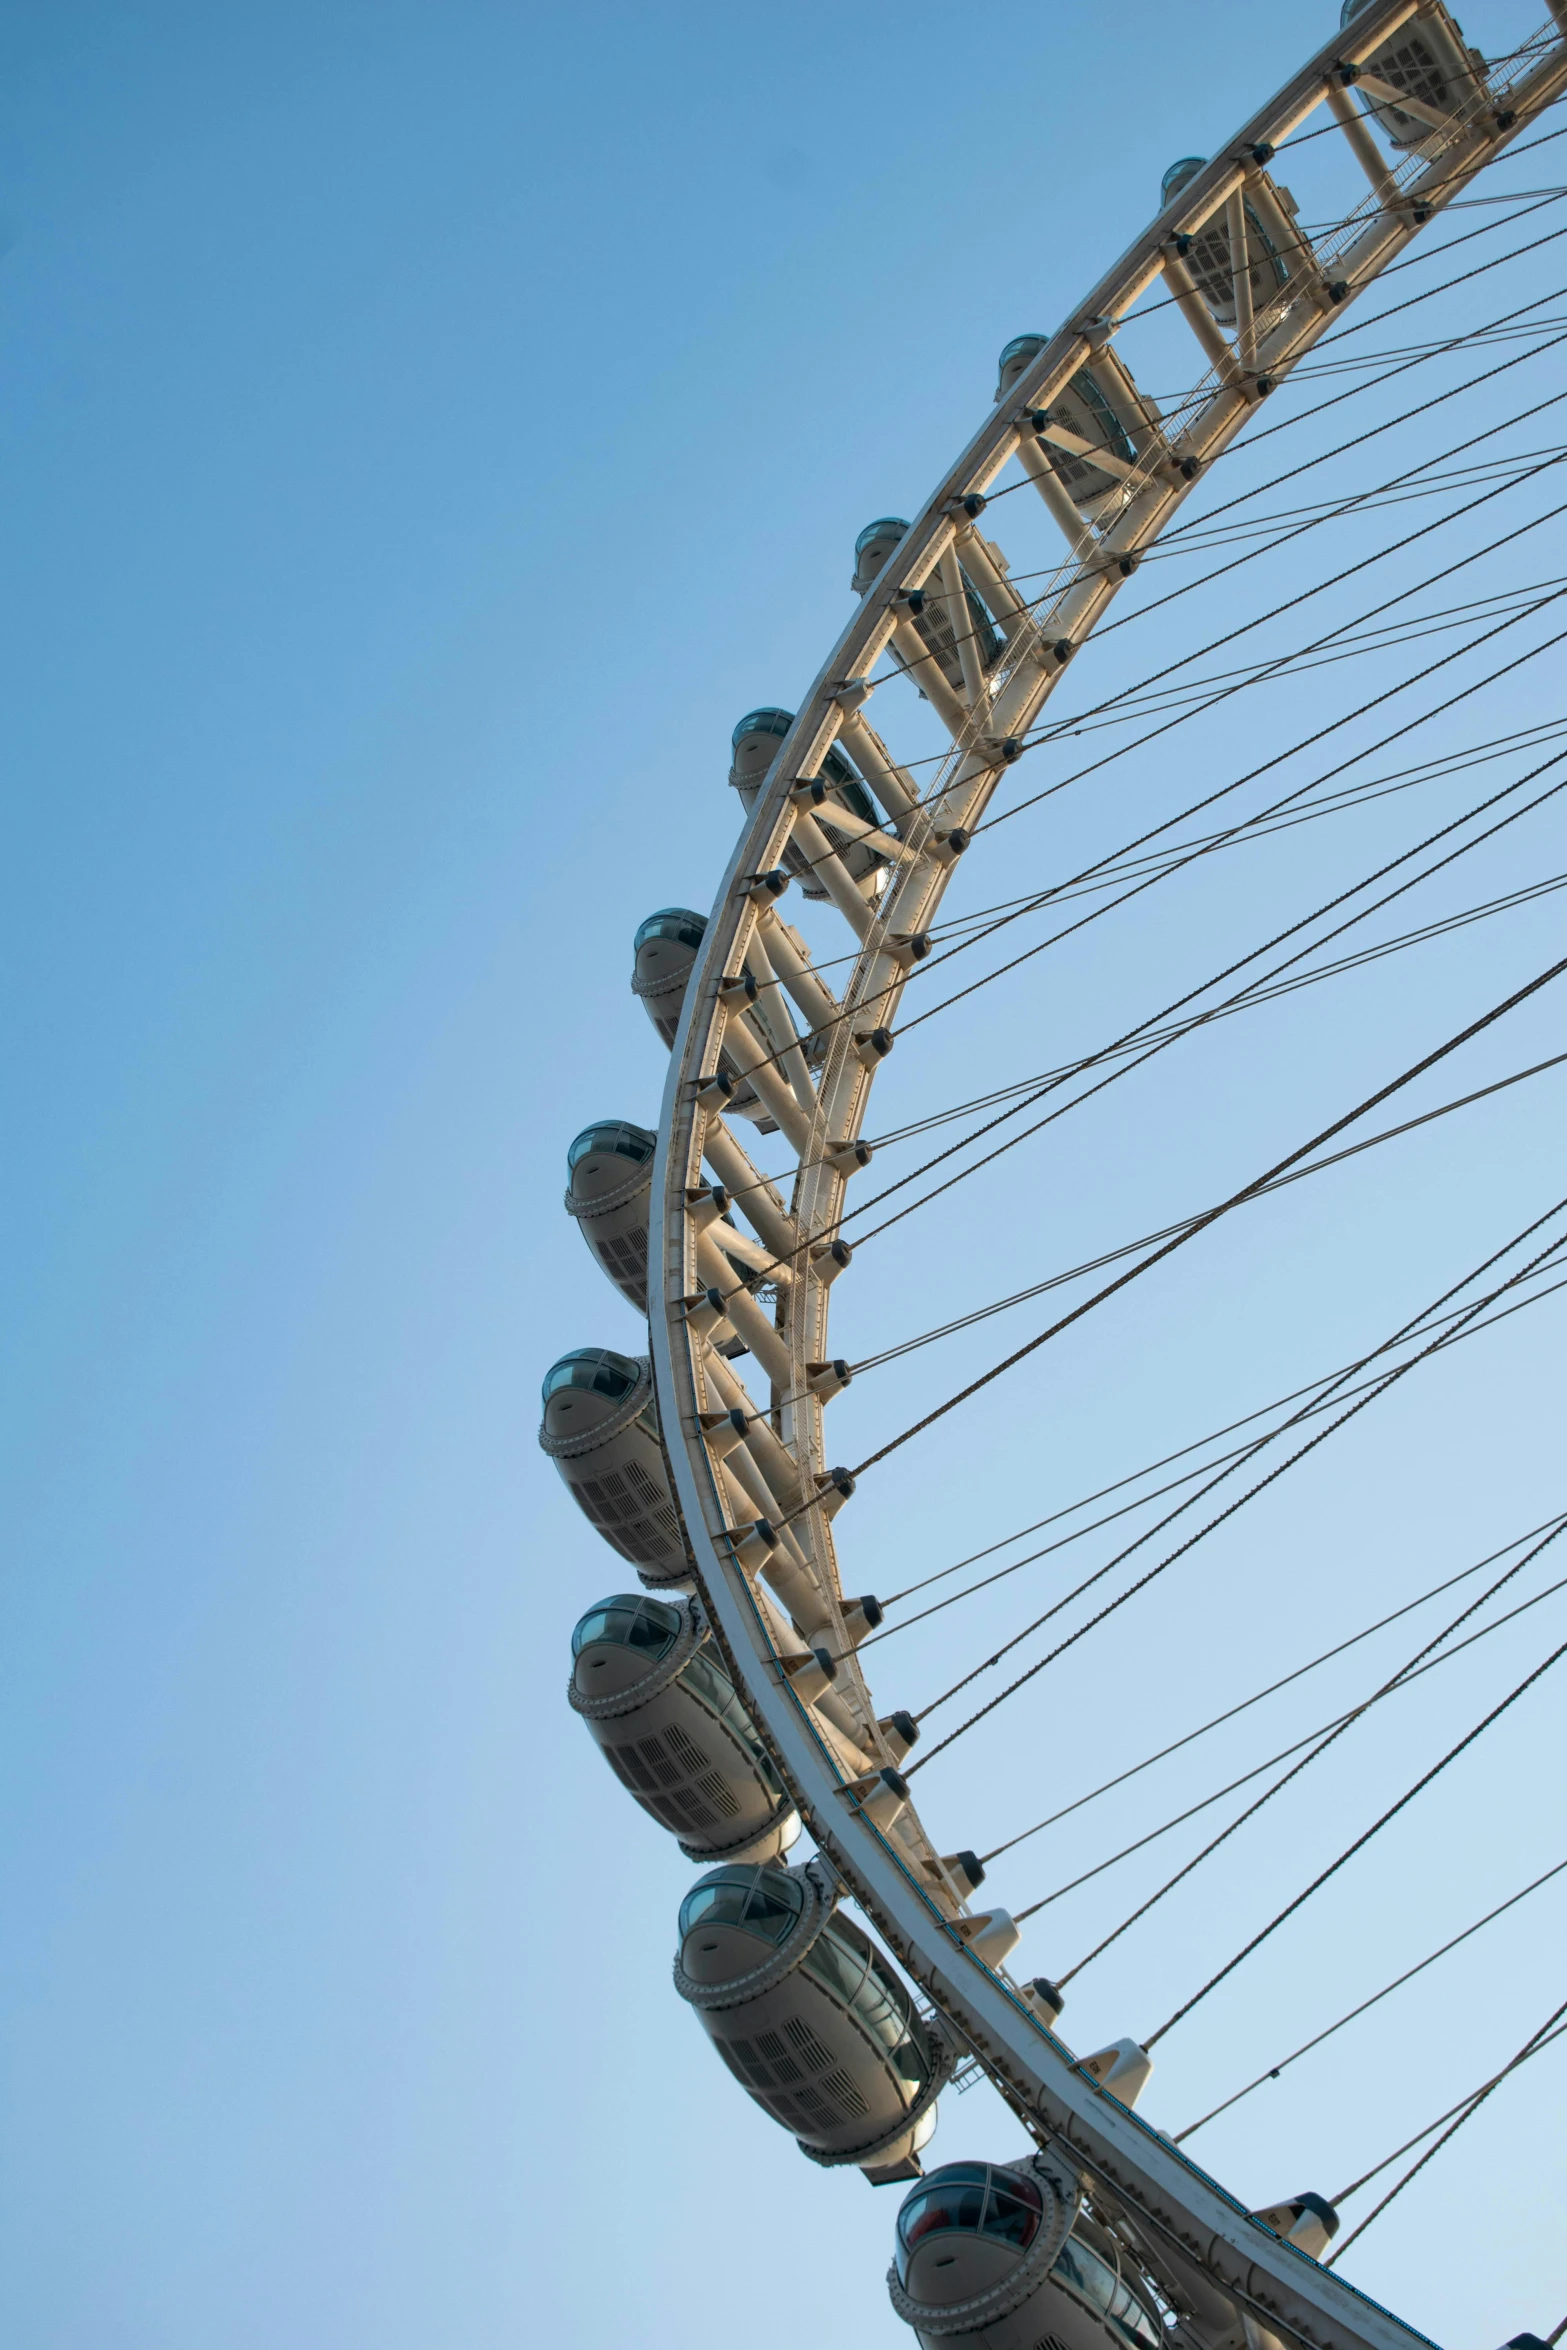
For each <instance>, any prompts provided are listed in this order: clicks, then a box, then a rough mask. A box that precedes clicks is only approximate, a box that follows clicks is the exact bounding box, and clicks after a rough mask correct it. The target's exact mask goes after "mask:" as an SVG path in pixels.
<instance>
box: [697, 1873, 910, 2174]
mask: <svg viewBox="0 0 1567 2350" xmlns="http://www.w3.org/2000/svg"><path fill="white" fill-rule="evenodd" d="M675 1989H676V1990H677V1991H678V1992H679V1993H680V1996H681V1998H682V1999H685V2000H689V2002H690V2004H691V2005H692V2006H693V2007H694V2008H695V2009H696V2011H697V2014H698V2015H699V2016H700V2017H701V2020H702V2024H703V2026H704V2028H705V2030H706V2032H707V2034H708V2037H709V2038H710V2039H711V2040H712V2042H713V2044H714V2046H715V2047H716V2048H717V2050H718V2053H719V2055H720V2056H721V2057H722V2058H723V2060H724V2062H725V2063H726V2064H727V2065H728V2067H729V2069H730V2071H731V2072H732V2073H733V2074H734V2076H735V2078H736V2080H737V2081H739V2082H740V2084H741V2085H742V2087H744V2088H746V2089H748V2090H749V2091H750V2093H751V2095H752V2096H753V2097H754V2098H755V2099H756V2102H757V2104H758V2105H760V2106H761V2107H762V2109H763V2111H764V2112H766V2113H769V2114H771V2115H772V2117H773V2119H774V2121H779V2122H782V2123H783V2125H784V2127H785V2128H786V2129H789V2130H792V2131H793V2132H794V2134H795V2137H796V2139H797V2141H798V2143H799V2146H800V2150H801V2152H802V2153H804V2154H808V2155H809V2156H810V2157H811V2159H812V2161H813V2162H820V2163H826V2164H839V2163H857V2164H858V2165H859V2167H860V2169H861V2170H863V2171H864V2173H865V2175H866V2177H867V2178H868V2179H869V2180H870V2181H871V2183H872V2184H873V2185H875V2186H881V2185H884V2184H886V2183H888V2182H890V2181H892V2180H895V2179H913V2178H918V2177H919V2175H920V2164H919V2150H920V2148H921V2147H922V2146H923V2145H925V2144H926V2143H927V2141H928V2140H929V2138H930V2135H931V2132H932V2131H933V2130H934V2128H935V2126H936V2096H937V2092H938V2090H939V2089H940V2088H941V2085H942V2083H943V2081H944V2080H945V2079H946V2077H947V2074H948V2072H949V2070H950V2069H951V2059H950V2056H949V2054H948V2052H947V2050H946V2048H945V2046H944V2044H943V2043H942V2042H941V2041H940V2040H939V2039H938V2037H937V2035H936V2032H935V2031H934V2030H933V2029H932V2028H931V2027H929V2026H927V2024H926V2023H925V2022H924V2020H923V2019H922V2018H921V2016H920V2015H919V2014H918V2012H917V2011H916V2009H915V2006H914V2002H913V1999H912V1997H911V1996H910V1994H909V1992H908V1990H907V1989H906V1988H905V1986H904V1985H903V1983H902V1982H901V1981H900V1980H899V1978H898V1977H897V1976H896V1975H895V1974H894V1973H893V1971H892V1968H891V1967H890V1966H889V1964H888V1963H887V1961H886V1959H884V1958H883V1957H882V1955H881V1953H880V1951H878V1950H877V1949H876V1948H875V1947H874V1945H873V1944H872V1943H871V1942H870V1941H869V1940H868V1939H867V1937H866V1936H865V1935H864V1934H862V1933H861V1931H860V1929H859V1927H858V1926H855V1925H851V1924H850V1922H849V1920H848V1919H847V1918H845V1917H840V1916H838V1915H837V1914H836V1913H835V1911H834V1908H833V1904H832V1898H831V1896H830V1895H829V1894H827V1893H825V1892H824V1891H823V1890H822V1888H821V1886H820V1884H819V1883H818V1882H817V1879H816V1877H815V1875H814V1874H813V1873H812V1871H811V1869H810V1868H804V1869H790V1868H779V1867H776V1866H773V1867H768V1868H757V1867H739V1866H735V1865H731V1866H729V1867H727V1868H721V1869H714V1870H713V1871H712V1872H711V1874H710V1875H708V1876H705V1877H702V1878H700V1879H699V1880H698V1881H697V1883H696V1884H695V1885H694V1886H693V1887H692V1889H691V1891H690V1892H689V1893H688V1894H687V1895H686V1898H685V1900H684V1902H683V1903H682V1904H681V1908H680V1948H679V1952H678V1954H677V1956H676V1959H675Z"/></svg>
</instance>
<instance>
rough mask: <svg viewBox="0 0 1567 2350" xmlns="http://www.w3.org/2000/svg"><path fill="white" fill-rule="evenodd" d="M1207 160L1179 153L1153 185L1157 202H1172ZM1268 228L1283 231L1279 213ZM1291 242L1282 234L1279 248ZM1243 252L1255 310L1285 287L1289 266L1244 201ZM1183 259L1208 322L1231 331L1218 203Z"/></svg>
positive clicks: (1225, 240)
mask: <svg viewBox="0 0 1567 2350" xmlns="http://www.w3.org/2000/svg"><path fill="white" fill-rule="evenodd" d="M1207 161H1208V158H1207V156H1206V155H1183V156H1182V157H1181V160H1180V161H1179V163H1172V164H1171V166H1170V168H1169V170H1168V171H1167V172H1166V173H1165V175H1164V177H1163V179H1162V180H1161V181H1160V182H1159V201H1160V204H1161V205H1164V204H1168V203H1170V202H1172V200H1173V199H1174V198H1175V197H1177V196H1178V195H1179V194H1180V192H1181V190H1182V189H1183V188H1184V187H1186V186H1188V185H1189V184H1190V182H1191V181H1192V180H1194V179H1195V178H1196V177H1197V174H1198V173H1199V172H1200V171H1202V170H1203V169H1204V168H1205V167H1206V165H1207ZM1270 209H1271V203H1270ZM1274 227H1275V228H1276V229H1279V230H1280V231H1283V230H1284V229H1286V228H1287V223H1286V222H1285V221H1284V219H1283V217H1282V215H1280V216H1279V217H1278V218H1276V219H1275V221H1274ZM1291 241H1292V240H1291V239H1290V238H1289V237H1288V236H1287V235H1285V236H1284V238H1283V242H1284V243H1285V244H1289V243H1290V242H1291ZM1246 252H1247V256H1248V258H1249V261H1250V264H1251V267H1250V272H1249V274H1250V277H1251V298H1252V302H1253V304H1254V306H1255V307H1256V309H1257V310H1259V311H1260V310H1261V309H1262V306H1263V304H1264V303H1265V302H1271V301H1272V299H1273V297H1274V295H1275V294H1276V293H1277V292H1278V290H1279V288H1280V287H1281V286H1282V285H1285V284H1287V283H1288V280H1289V275H1290V268H1289V263H1288V261H1287V260H1286V258H1285V256H1284V254H1283V253H1281V252H1280V250H1279V240H1278V239H1276V238H1275V237H1273V236H1271V235H1270V234H1269V231H1268V227H1267V223H1266V222H1265V221H1264V220H1263V219H1262V218H1261V216H1260V214H1259V212H1258V210H1257V206H1256V205H1255V204H1254V203H1253V202H1252V201H1251V200H1250V198H1248V199H1247V202H1246ZM1185 260H1186V266H1187V268H1188V269H1189V270H1190V271H1191V273H1192V281H1193V283H1194V284H1195V286H1196V288H1197V291H1198V293H1199V294H1201V296H1202V298H1203V300H1204V301H1205V302H1206V303H1207V305H1208V308H1209V309H1210V310H1211V311H1212V312H1213V316H1214V323H1215V324H1216V325H1218V326H1223V327H1229V328H1231V329H1232V330H1233V328H1234V326H1235V323H1236V310H1235V271H1234V268H1233V266H1232V264H1231V261H1230V232H1229V229H1228V227H1227V226H1226V224H1225V217H1224V207H1223V206H1222V205H1221V206H1220V207H1219V210H1218V211H1217V212H1215V213H1213V214H1212V215H1211V216H1210V217H1209V218H1208V219H1207V220H1205V221H1204V222H1203V224H1202V227H1201V228H1200V229H1198V231H1197V232H1196V234H1195V236H1193V237H1192V239H1191V242H1190V244H1189V246H1188V248H1187V251H1186V255H1185Z"/></svg>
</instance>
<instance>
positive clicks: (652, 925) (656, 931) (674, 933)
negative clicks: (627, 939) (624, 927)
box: [631, 906, 707, 954]
mask: <svg viewBox="0 0 1567 2350" xmlns="http://www.w3.org/2000/svg"><path fill="white" fill-rule="evenodd" d="M706 929H707V923H706V920H705V918H704V917H703V916H702V915H700V914H693V913H692V911H691V909H690V907H689V906H664V907H662V908H660V910H659V912H658V913H656V914H649V916H648V918H647V920H646V921H645V922H642V923H639V924H638V925H637V935H636V937H635V938H634V939H633V940H632V942H631V951H632V953H633V954H635V953H636V951H637V949H638V947H644V946H646V944H647V942H648V940H649V939H650V938H673V939H676V940H678V941H679V943H680V945H681V946H683V947H699V946H700V945H701V943H702V937H703V933H704V932H705V931H706Z"/></svg>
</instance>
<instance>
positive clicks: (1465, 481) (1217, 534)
mask: <svg viewBox="0 0 1567 2350" xmlns="http://www.w3.org/2000/svg"><path fill="white" fill-rule="evenodd" d="M1512 421H1513V420H1512V419H1509V425H1510V424H1511V423H1512ZM1559 445H1560V444H1559V443H1556V442H1551V443H1549V444H1548V445H1547V446H1546V447H1545V448H1541V449H1520V450H1519V452H1518V454H1517V456H1516V457H1488V458H1486V459H1484V460H1483V461H1482V462H1481V463H1480V464H1478V465H1455V466H1453V467H1451V468H1450V469H1449V470H1448V471H1447V472H1445V473H1433V474H1431V475H1430V476H1429V478H1428V479H1426V480H1425V481H1421V482H1417V483H1415V485H1414V486H1413V487H1406V486H1403V485H1400V486H1399V487H1397V488H1392V487H1389V488H1386V489H1381V490H1375V491H1373V492H1372V494H1371V496H1370V497H1369V498H1366V499H1364V500H1362V499H1360V498H1358V497H1353V496H1346V495H1344V494H1343V493H1342V492H1341V493H1340V494H1339V495H1337V496H1336V497H1326V498H1317V499H1314V500H1313V501H1312V503H1311V504H1310V505H1307V506H1281V507H1280V508H1279V509H1278V510H1277V511H1276V512H1275V513H1272V514H1257V515H1253V516H1252V518H1251V519H1250V520H1249V521H1244V522H1234V523H1217V524H1215V526H1214V527H1213V529H1212V530H1211V531H1209V530H1203V531H1202V532H1200V533H1199V532H1198V531H1197V530H1195V529H1194V530H1193V533H1192V536H1191V537H1190V538H1189V539H1187V540H1185V541H1184V542H1183V545H1182V546H1180V547H1167V546H1166V545H1165V543H1164V540H1163V539H1156V540H1155V541H1154V543H1153V544H1152V545H1151V546H1149V547H1145V548H1144V549H1143V550H1142V557H1143V562H1144V563H1145V564H1147V563H1167V562H1173V561H1174V560H1175V559H1176V558H1177V557H1178V556H1180V555H1181V554H1183V553H1190V552H1192V551H1193V550H1194V549H1196V550H1202V549H1206V548H1210V547H1232V546H1240V545H1244V544H1245V542H1246V541H1247V540H1248V539H1254V538H1260V537H1261V536H1263V534H1264V533H1266V532H1268V531H1271V530H1276V529H1281V528H1282V527H1283V525H1284V524H1286V523H1289V522H1299V521H1301V520H1302V519H1303V518H1304V517H1305V516H1306V515H1308V514H1317V515H1320V516H1321V517H1322V519H1323V521H1324V522H1336V521H1339V520H1340V519H1341V518H1342V517H1343V516H1344V515H1346V514H1381V513H1384V512H1386V510H1387V509H1388V508H1389V507H1391V506H1408V505H1412V504H1414V503H1416V502H1417V501H1418V500H1419V499H1422V498H1434V497H1435V496H1436V495H1437V493H1438V492H1439V491H1441V490H1456V489H1463V488H1467V487H1469V486H1470V485H1472V484H1473V483H1475V482H1480V481H1491V480H1494V479H1496V478H1497V477H1498V476H1500V475H1502V474H1505V473H1515V472H1517V471H1519V470H1520V469H1521V468H1522V467H1523V466H1525V465H1530V464H1532V463H1533V462H1534V460H1535V459H1536V458H1537V457H1546V456H1551V455H1554V454H1555V452H1556V450H1557V448H1558V447H1559ZM1022 576H1024V575H1023V574H1020V573H1016V572H1014V573H1013V574H1012V575H1011V577H1012V582H1013V585H1014V586H1016V585H1017V583H1018V580H1019V578H1020V577H1022Z"/></svg>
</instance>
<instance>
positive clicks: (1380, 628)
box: [920, 393, 1567, 976]
mask: <svg viewBox="0 0 1567 2350" xmlns="http://www.w3.org/2000/svg"><path fill="white" fill-rule="evenodd" d="M1563 397H1564V398H1567V393H1564V394H1563ZM1564 459H1567V448H1564V450H1563V451H1562V453H1561V455H1560V456H1556V457H1553V458H1552V459H1551V463H1552V464H1553V465H1559V464H1561V463H1562V462H1563V461H1564ZM1519 478H1520V479H1521V478H1523V477H1522V476H1520V477H1519ZM1508 486H1509V487H1510V486H1511V484H1510V483H1509V485H1508ZM1562 579H1563V575H1562V573H1560V572H1553V573H1552V575H1551V576H1550V577H1549V578H1548V579H1535V580H1531V581H1530V582H1529V583H1528V585H1527V586H1526V587H1512V588H1498V589H1495V590H1493V591H1492V592H1491V593H1490V594H1489V595H1483V596H1469V597H1466V598H1465V600H1464V602H1463V603H1461V604H1447V605H1443V606H1441V607H1440V608H1439V609H1438V610H1437V611H1435V612H1416V613H1411V614H1409V615H1407V616H1406V617H1405V618H1403V619H1400V620H1391V621H1385V622H1384V621H1378V622H1377V623H1376V625H1375V626H1374V627H1369V628H1354V629H1351V630H1350V631H1349V632H1348V634H1347V635H1343V636H1339V637H1337V638H1336V639H1335V641H1334V643H1333V644H1332V646H1331V648H1330V649H1329V650H1326V651H1323V650H1319V649H1311V648H1302V649H1301V650H1300V651H1299V652H1297V653H1289V654H1283V655H1274V654H1268V655H1265V656H1263V657H1261V658H1259V659H1258V660H1255V661H1243V662H1241V663H1239V664H1238V665H1237V666H1236V667H1235V668H1234V669H1213V670H1209V671H1208V672H1207V674H1206V675H1204V676H1202V677H1194V678H1192V679H1191V680H1190V681H1189V682H1188V683H1187V684H1184V685H1182V684H1172V685H1162V686H1158V687H1156V688H1155V689H1154V690H1153V691H1152V692H1150V693H1146V694H1144V693H1139V692H1136V691H1132V692H1129V693H1128V695H1127V696H1126V698H1125V699H1124V700H1117V701H1115V702H1113V703H1111V704H1110V705H1109V706H1108V710H1107V714H1106V715H1105V716H1103V717H1100V718H1095V719H1091V720H1088V721H1086V722H1085V723H1084V724H1083V725H1081V726H1074V727H1073V729H1072V733H1073V735H1074V736H1077V735H1085V734H1108V733H1109V732H1110V730H1111V728H1112V727H1116V726H1136V725H1139V724H1140V723H1141V722H1142V720H1143V719H1145V718H1156V717H1163V716H1165V715H1166V714H1167V713H1168V712H1170V711H1172V710H1184V709H1185V707H1186V705H1187V704H1188V703H1190V702H1196V701H1201V702H1202V704H1203V706H1204V708H1207V707H1208V705H1209V704H1210V702H1211V701H1212V700H1213V698H1214V693H1213V689H1214V688H1215V687H1216V686H1221V685H1222V686H1226V687H1233V688H1234V690H1235V691H1236V692H1245V691H1246V689H1247V688H1248V687H1250V686H1254V685H1277V684H1279V683H1280V682H1281V681H1282V682H1283V683H1285V684H1287V685H1293V684H1295V683H1296V681H1297V680H1298V679H1299V678H1302V677H1310V676H1311V675H1312V674H1313V673H1314V672H1315V671H1316V670H1319V669H1340V668H1342V667H1343V666H1344V664H1345V663H1346V662H1348V661H1363V660H1365V659H1366V658H1367V657H1368V656H1369V655H1371V654H1373V653H1393V652H1397V651H1399V650H1401V649H1402V647H1403V646H1405V645H1415V644H1420V643H1422V642H1423V641H1424V639H1425V638H1426V637H1429V636H1443V635H1445V634H1447V633H1448V632H1449V631H1450V630H1452V629H1455V628H1458V627H1460V626H1461V625H1462V624H1463V622H1464V621H1466V620H1472V619H1474V618H1475V617H1476V616H1477V615H1478V614H1480V613H1489V614H1490V615H1491V617H1492V618H1497V617H1499V616H1500V614H1501V613H1502V612H1503V611H1506V610H1510V609H1512V608H1513V607H1514V606H1516V605H1520V604H1525V603H1527V602H1529V600H1530V599H1531V598H1532V597H1534V596H1537V595H1540V594H1543V593H1544V592H1545V590H1546V589H1548V588H1554V587H1560V586H1561V585H1562ZM1047 902H1048V901H1047ZM945 959H946V958H945V956H943V957H942V958H941V960H943V961H945ZM927 968H929V966H927V965H921V966H920V973H921V976H923V974H924V971H925V970H926V969H927Z"/></svg>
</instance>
